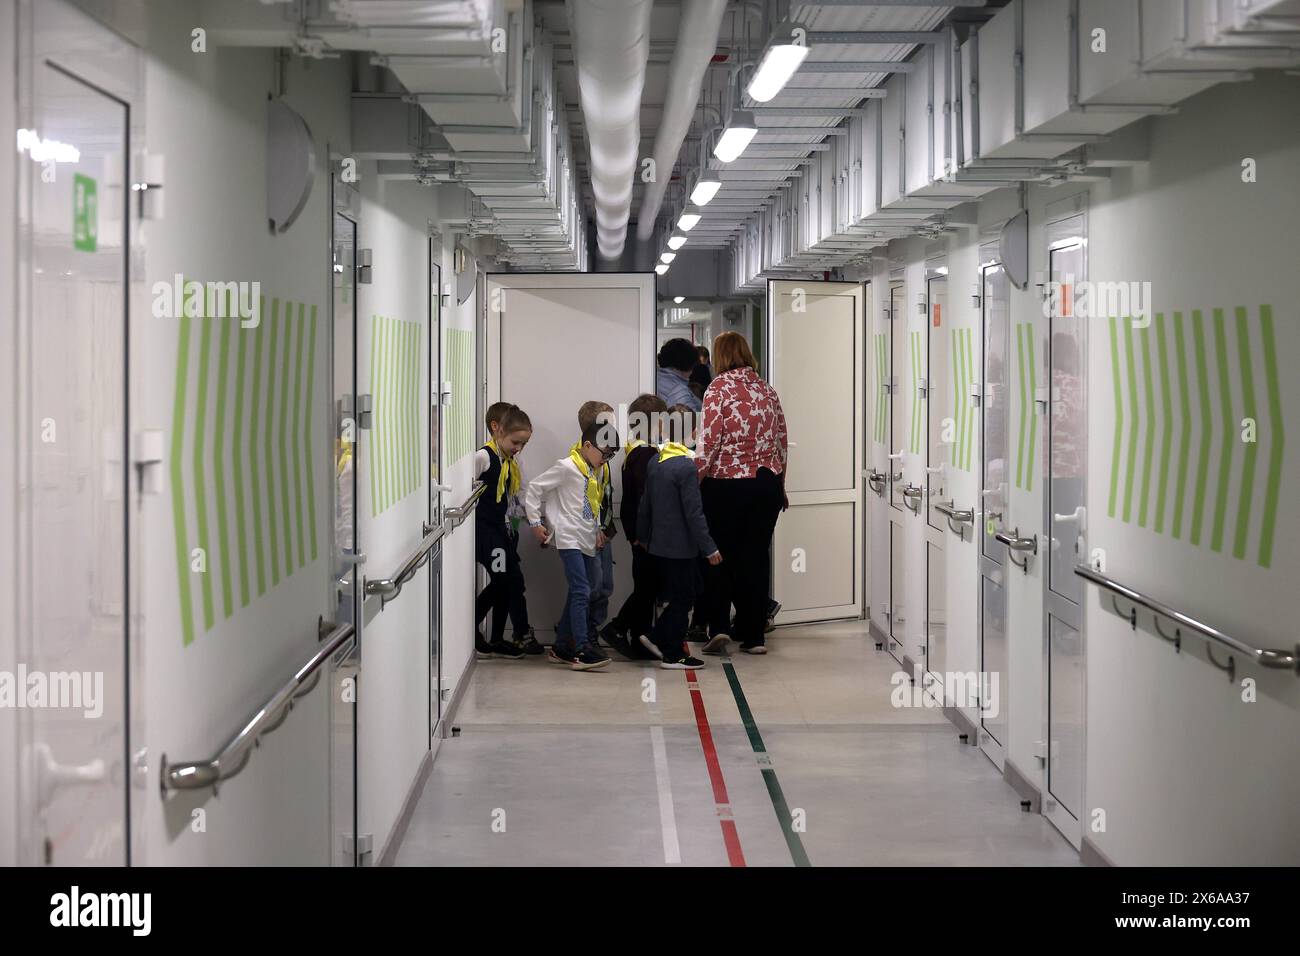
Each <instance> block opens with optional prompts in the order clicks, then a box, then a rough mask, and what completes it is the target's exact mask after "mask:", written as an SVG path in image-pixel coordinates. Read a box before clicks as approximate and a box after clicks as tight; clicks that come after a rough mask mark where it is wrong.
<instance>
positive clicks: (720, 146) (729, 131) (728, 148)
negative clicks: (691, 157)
mask: <svg viewBox="0 0 1300 956" xmlns="http://www.w3.org/2000/svg"><path fill="white" fill-rule="evenodd" d="M757 132H758V125H757V124H756V123H755V122H754V114H753V113H751V112H750V111H749V110H732V112H731V120H730V121H729V122H728V123H727V128H726V129H725V130H724V131H723V133H722V135H721V136H720V137H718V142H717V145H715V146H714V147H713V155H714V156H716V157H718V159H720V160H722V162H724V163H730V162H732V161H733V160H735V159H737V158H739V156H740V154H741V153H743V152H744V151H745V147H746V146H748V145H749V143H750V140H752V139H753V138H754V135H755V134H756V133H757Z"/></svg>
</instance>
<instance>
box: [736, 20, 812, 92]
mask: <svg viewBox="0 0 1300 956" xmlns="http://www.w3.org/2000/svg"><path fill="white" fill-rule="evenodd" d="M805 37H806V34H805V33H804V32H803V30H802V28H801V29H800V30H799V32H798V33H796V32H795V28H794V26H793V25H792V24H782V25H781V26H779V27H777V29H776V32H775V33H773V34H772V39H771V40H770V41H769V42H768V46H767V50H766V51H764V53H763V59H762V60H760V61H759V64H758V69H757V70H755V71H754V78H753V79H752V80H750V81H749V86H747V87H745V92H746V93H748V94H749V98H750V99H752V100H753V101H754V102H755V103H766V102H767V101H768V100H770V99H771V98H772V97H774V96H776V94H778V93H780V92H781V90H782V89H784V88H785V85H786V83H788V82H790V77H792V76H794V71H795V70H797V69H799V64H800V63H802V62H803V61H804V57H806V56H807V55H808V46H807V44H806V43H805V42H803V40H804V38H805Z"/></svg>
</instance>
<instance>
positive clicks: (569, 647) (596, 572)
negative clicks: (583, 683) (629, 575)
mask: <svg viewBox="0 0 1300 956" xmlns="http://www.w3.org/2000/svg"><path fill="white" fill-rule="evenodd" d="M560 563H561V564H563V565H564V579H565V580H566V581H567V582H568V583H569V596H568V597H567V598H566V599H565V601H564V613H563V614H561V615H560V623H559V624H558V625H556V628H555V646H556V648H558V649H560V650H564V651H569V652H572V653H577V652H580V651H582V650H583V649H584V648H587V647H590V646H591V638H590V636H589V634H590V632H589V631H588V629H587V614H588V611H589V608H590V605H591V594H592V585H593V583H594V584H597V585H598V584H599V582H600V558H598V557H597V556H596V555H586V554H583V553H582V552H581V551H579V550H578V549H577V548H561V549H560Z"/></svg>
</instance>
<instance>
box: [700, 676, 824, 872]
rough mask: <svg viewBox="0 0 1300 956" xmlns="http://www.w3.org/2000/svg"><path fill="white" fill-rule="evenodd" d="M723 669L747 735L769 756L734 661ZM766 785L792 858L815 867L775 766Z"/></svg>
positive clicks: (767, 773) (765, 774)
mask: <svg viewBox="0 0 1300 956" xmlns="http://www.w3.org/2000/svg"><path fill="white" fill-rule="evenodd" d="M722 670H723V671H724V672H725V673H726V675H727V683H728V684H730V685H731V694H732V696H733V697H735V698H736V709H737V710H739V711H740V719H741V722H742V723H744V725H745V733H746V734H748V735H749V745H750V746H751V747H753V748H754V753H756V754H763V755H766V754H767V748H766V747H765V746H764V745H763V737H762V735H761V734H759V732H758V725H757V724H755V723H754V715H753V714H752V713H750V710H749V702H748V701H747V700H745V692H744V691H743V690H741V689H740V678H739V677H737V676H736V667H735V665H734V664H732V663H731V662H730V661H724V662H723V664H722ZM762 773H763V782H764V783H765V784H767V795H768V796H769V797H771V798H772V809H773V810H775V811H776V819H777V822H779V823H780V824H781V832H782V833H784V834H785V843H786V846H788V847H789V848H790V856H791V857H793V859H794V865H795V866H812V863H811V862H809V860H808V853H807V852H806V851H805V850H804V848H803V841H802V840H800V839H799V834H797V833H795V832H794V828H793V827H792V826H791V823H792V821H791V819H790V805H789V804H788V803H786V801H785V794H784V793H783V792H782V790H781V783H780V781H778V780H777V779H776V771H775V770H773V769H772V768H771V767H764V768H763V769H762Z"/></svg>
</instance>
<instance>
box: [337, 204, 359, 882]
mask: <svg viewBox="0 0 1300 956" xmlns="http://www.w3.org/2000/svg"><path fill="white" fill-rule="evenodd" d="M334 190H335V193H334V195H335V203H334V205H335V212H334V218H333V235H332V242H331V248H332V250H333V262H332V276H333V295H332V298H331V308H332V313H333V316H332V328H331V332H332V334H331V352H332V363H333V364H332V372H333V375H332V381H333V391H332V402H333V406H334V416H333V420H334V441H333V448H332V454H333V463H332V464H333V474H334V481H333V483H332V498H333V525H334V542H333V548H332V559H331V569H332V573H331V591H332V593H333V595H334V621H335V623H338V624H342V623H345V622H351V623H352V625H353V627H354V628H356V629H357V631H358V633H359V631H360V626H361V621H360V609H361V602H360V587H359V582H358V577H359V572H358V569H357V565H358V563H359V562H360V561H362V560H364V559H363V558H362V556H361V550H360V540H359V534H358V527H359V525H358V508H357V507H356V501H357V488H358V482H357V472H358V465H359V461H358V451H359V448H360V444H359V442H358V441H357V430H358V427H359V425H358V421H357V412H356V385H357V311H356V298H357V296H356V293H357V289H356V276H357V258H356V251H357V221H356V219H355V217H354V214H352V213H353V210H352V202H351V199H352V198H353V192H352V190H350V189H349V188H348V187H347V186H346V185H345V184H343V183H340V182H338V181H337V180H336V181H335V184H334ZM341 210H342V211H341ZM357 646H358V645H357V638H356V637H354V638H353V641H352V643H350V644H349V645H347V646H346V647H345V648H344V650H342V651H341V652H340V653H339V655H337V656H336V658H335V659H334V661H333V662H332V664H333V667H332V670H331V687H330V691H331V695H330V719H331V751H330V763H331V773H330V786H331V796H332V800H331V831H332V832H331V853H330V859H331V861H332V863H333V864H334V865H335V866H356V865H357V864H358V859H359V854H358V853H357V846H356V839H355V836H354V835H355V834H356V832H357V797H358V794H357V706H356V702H357V695H358V693H359V684H360V674H359V669H360V668H359V664H360V660H359V657H358V655H357V653H356V648H357Z"/></svg>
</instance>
